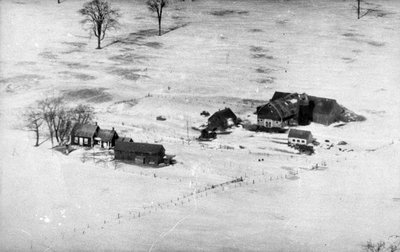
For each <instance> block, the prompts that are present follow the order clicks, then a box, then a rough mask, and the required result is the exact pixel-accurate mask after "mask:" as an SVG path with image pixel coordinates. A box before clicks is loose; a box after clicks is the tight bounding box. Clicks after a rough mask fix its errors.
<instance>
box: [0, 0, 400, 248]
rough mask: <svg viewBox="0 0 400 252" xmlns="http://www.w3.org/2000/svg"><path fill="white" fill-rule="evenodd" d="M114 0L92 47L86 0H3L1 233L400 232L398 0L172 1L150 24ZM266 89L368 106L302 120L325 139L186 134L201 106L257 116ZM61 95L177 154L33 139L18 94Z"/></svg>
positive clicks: (302, 239) (202, 240)
mask: <svg viewBox="0 0 400 252" xmlns="http://www.w3.org/2000/svg"><path fill="white" fill-rule="evenodd" d="M111 2H112V5H113V6H114V7H118V8H120V10H121V12H122V18H121V20H120V23H121V28H120V29H119V30H116V31H110V32H109V33H108V36H107V37H106V39H105V40H104V41H103V46H104V48H103V49H102V50H95V49H94V48H95V47H96V41H95V38H94V37H93V36H92V37H89V36H88V33H87V31H84V30H83V29H82V27H81V25H80V24H79V21H80V19H81V17H80V16H79V14H78V12H77V10H78V9H79V8H80V7H81V6H82V3H83V2H82V1H78V0H65V1H63V2H62V3H61V4H56V1H45V0H32V1H28V0H18V1H17V0H5V1H1V2H0V78H1V79H0V133H1V134H0V153H1V156H0V168H1V173H0V251H29V250H33V251H47V250H49V251H50V250H52V251H82V250H84V251H110V250H114V251H126V250H134V251H224V250H226V251H231V250H234V251H361V250H362V247H361V245H362V244H364V243H365V242H366V241H368V240H372V241H379V240H387V239H388V237H389V236H391V235H400V201H399V200H398V199H399V198H400V167H399V161H400V155H399V153H400V136H399V123H400V116H399V115H400V103H399V101H400V99H399V96H400V85H399V83H400V71H399V69H400V68H399V67H400V47H399V45H400V29H399V26H400V1H396V0H377V1H368V2H367V3H364V8H370V9H374V10H375V11H372V12H370V13H368V14H367V15H366V16H364V17H362V18H361V19H359V20H357V19H356V12H355V9H354V8H353V5H354V3H353V1H339V0H335V1H328V0H321V1H306V0H299V1H256V0H240V1H225V0H223V1H218V0H198V1H197V0H196V1H185V2H180V1H176V2H174V3H173V4H171V5H170V6H169V7H168V8H167V9H165V16H164V22H163V28H164V29H165V30H170V31H169V32H167V33H165V34H164V35H163V36H161V37H159V36H156V34H157V30H156V28H157V23H156V18H155V17H154V16H152V15H151V14H150V13H149V12H148V10H147V8H146V6H145V5H144V4H143V2H141V1H124V0H113V1H111ZM224 10H228V12H226V13H227V14H225V15H222V16H221V13H224V12H217V14H219V15H213V14H212V13H214V12H215V11H224ZM364 11H365V9H364ZM214 14H215V13H214ZM175 28H176V29H175ZM77 90H81V91H80V92H75V93H74V95H70V96H68V95H67V94H68V92H70V91H77ZM276 90H277V91H285V92H298V93H307V94H310V95H316V96H322V97H328V98H333V99H336V100H337V101H338V102H339V103H340V104H341V105H344V106H345V107H347V108H349V109H351V110H353V111H355V112H356V113H358V114H361V115H364V116H365V117H366V118H367V120H366V121H363V122H353V123H347V124H346V125H344V126H341V127H335V125H337V124H335V125H331V126H323V125H318V124H311V125H309V126H303V127H299V128H301V129H306V130H310V131H312V133H313V136H314V137H315V138H316V139H317V141H319V142H320V143H321V145H320V146H318V147H316V153H315V155H312V156H302V155H298V154H297V152H296V151H295V150H293V149H291V148H289V147H288V146H287V145H286V141H287V140H286V135H285V134H269V133H256V132H250V131H246V130H245V129H243V128H241V127H238V128H234V129H232V133H231V134H228V135H219V136H218V138H217V139H216V140H214V141H212V142H201V143H199V142H197V141H195V139H194V138H195V137H197V136H198V135H199V132H197V131H194V130H192V129H190V127H191V126H193V125H201V124H204V123H205V122H206V120H207V119H206V118H205V117H202V116H200V112H202V111H203V110H206V111H209V112H211V113H213V112H214V111H217V110H218V109H223V108H224V107H230V108H231V109H232V110H233V111H234V112H235V113H236V114H237V115H238V116H239V117H240V118H242V119H244V120H250V121H251V122H253V123H255V122H256V117H255V115H254V111H255V107H256V106H257V105H260V104H261V102H260V101H265V102H266V101H268V100H269V99H270V98H271V97H272V95H273V93H274V91H276ZM70 94H71V93H70ZM56 95H65V99H66V102H67V103H70V104H77V103H88V104H91V105H92V106H94V107H95V109H96V112H97V118H96V121H97V122H98V123H99V124H100V126H101V127H103V128H111V127H115V129H116V130H117V131H118V132H119V134H120V135H126V136H129V137H132V138H133V139H134V140H135V141H138V142H139V141H145V142H157V143H161V144H163V145H164V146H165V148H166V150H167V153H168V154H174V155H176V160H177V164H175V165H174V166H169V167H164V168H159V169H154V168H143V167H138V166H135V165H128V164H123V163H118V164H117V165H115V163H114V162H112V161H104V162H94V161H93V160H91V159H88V160H86V161H85V162H83V161H82V157H83V155H85V154H90V153H91V152H93V150H85V149H78V150H76V151H73V152H71V153H70V154H69V155H68V156H66V155H63V154H62V153H60V152H58V151H55V150H52V149H51V144H50V141H45V140H46V138H47V137H46V136H44V135H42V136H41V142H42V141H44V142H43V143H42V144H41V145H40V146H39V147H37V148H35V147H33V144H34V141H35V139H34V138H35V136H34V133H33V132H29V131H26V130H24V129H23V116H22V115H23V112H24V110H25V109H26V107H28V106H30V105H31V104H33V103H34V102H35V101H36V100H38V99H43V98H45V97H52V96H56ZM159 115H162V116H164V117H165V118H166V119H167V120H166V121H157V120H156V117H157V116H159ZM188 125H189V130H187V126H188ZM43 130H44V129H43ZM188 135H189V138H190V139H191V140H190V141H187V137H188ZM325 140H329V142H327V141H325ZM339 141H346V142H347V143H348V144H347V145H343V146H342V145H341V146H339V145H336V143H338V142H339ZM332 143H333V144H334V145H333V147H331V148H330V149H328V148H329V146H330V144H332ZM339 148H340V149H339ZM95 151H99V150H98V149H96V150H95ZM324 162H326V164H327V168H324V169H319V170H311V167H312V166H313V165H315V164H316V163H319V164H321V163H324ZM293 174H297V175H293ZM238 177H243V178H244V180H245V182H244V183H241V184H230V185H225V186H224V187H218V188H215V189H214V190H209V191H207V192H201V193H199V194H197V195H196V191H197V190H202V189H204V188H205V187H208V186H211V185H213V184H219V183H223V182H226V181H230V180H233V179H235V178H238ZM191 194H195V195H191ZM139 213H140V218H139V216H138V215H139Z"/></svg>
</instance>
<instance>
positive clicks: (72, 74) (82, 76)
mask: <svg viewBox="0 0 400 252" xmlns="http://www.w3.org/2000/svg"><path fill="white" fill-rule="evenodd" d="M58 73H59V74H60V75H64V76H66V77H73V78H75V79H78V80H82V81H89V80H94V79H96V77H94V76H92V75H88V74H84V73H77V72H70V71H61V72H58Z"/></svg>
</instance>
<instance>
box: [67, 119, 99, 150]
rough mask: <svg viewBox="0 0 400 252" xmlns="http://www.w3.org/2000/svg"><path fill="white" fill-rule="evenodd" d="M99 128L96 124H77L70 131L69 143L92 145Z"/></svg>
mask: <svg viewBox="0 0 400 252" xmlns="http://www.w3.org/2000/svg"><path fill="white" fill-rule="evenodd" d="M99 130H100V128H99V126H97V123H96V124H77V125H75V127H74V128H73V130H72V132H71V144H73V145H80V146H90V147H93V145H94V144H95V141H94V138H95V137H96V136H97V134H98V132H99Z"/></svg>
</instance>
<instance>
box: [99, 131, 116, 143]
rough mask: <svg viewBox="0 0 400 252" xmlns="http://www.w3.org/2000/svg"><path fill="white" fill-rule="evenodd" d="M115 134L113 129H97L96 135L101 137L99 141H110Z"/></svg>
mask: <svg viewBox="0 0 400 252" xmlns="http://www.w3.org/2000/svg"><path fill="white" fill-rule="evenodd" d="M115 134H117V132H115V130H108V129H99V132H98V134H97V137H99V138H101V141H104V142H110V141H112V139H113V137H114V135H115Z"/></svg>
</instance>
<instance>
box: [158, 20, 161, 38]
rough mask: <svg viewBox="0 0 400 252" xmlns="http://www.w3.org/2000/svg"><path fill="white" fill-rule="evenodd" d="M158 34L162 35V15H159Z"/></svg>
mask: <svg viewBox="0 0 400 252" xmlns="http://www.w3.org/2000/svg"><path fill="white" fill-rule="evenodd" d="M158 36H161V16H159V17H158Z"/></svg>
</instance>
